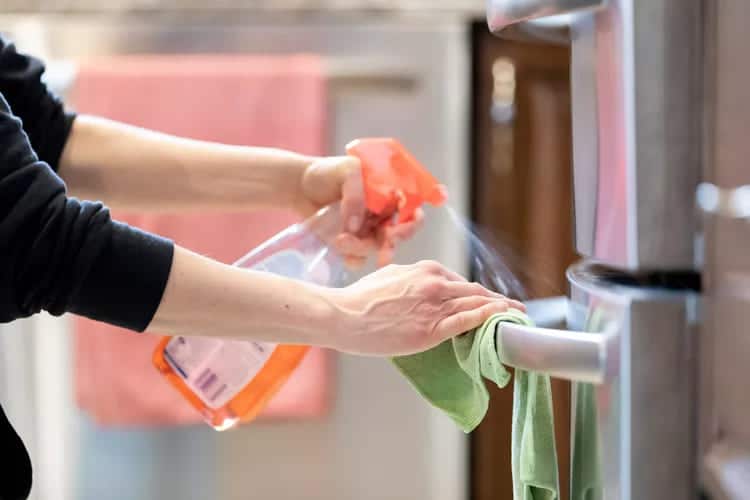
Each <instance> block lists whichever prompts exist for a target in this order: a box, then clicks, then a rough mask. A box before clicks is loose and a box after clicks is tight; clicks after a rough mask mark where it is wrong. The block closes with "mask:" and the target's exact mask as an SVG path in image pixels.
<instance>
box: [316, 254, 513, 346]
mask: <svg viewBox="0 0 750 500" xmlns="http://www.w3.org/2000/svg"><path fill="white" fill-rule="evenodd" d="M326 293H327V294H329V295H328V297H329V300H330V302H331V303H332V304H333V305H334V307H335V309H336V310H337V311H338V312H337V316H336V319H335V325H332V328H333V329H334V332H333V334H332V335H333V339H334V340H333V344H334V345H333V347H335V348H336V349H338V350H340V351H344V352H350V353H356V354H368V355H381V356H395V355H406V354H413V353H416V352H421V351H425V350H427V349H430V348H432V347H434V346H436V345H438V344H440V343H441V342H443V341H444V340H446V339H449V338H451V337H455V336H456V335H460V334H462V333H464V332H467V331H469V330H471V329H473V328H476V327H478V326H480V325H481V324H482V323H484V321H485V320H487V319H488V318H489V317H490V316H492V315H493V314H495V313H499V312H503V311H505V310H507V309H508V308H515V309H519V310H521V311H525V307H524V305H523V304H521V303H520V302H518V301H515V300H510V299H508V298H507V297H504V296H503V295H500V294H498V293H495V292H492V291H489V290H487V289H485V288H484V287H482V286H481V285H479V284H477V283H469V282H468V281H466V280H465V279H464V278H463V277H462V276H460V275H458V274H456V273H454V272H452V271H450V270H449V269H446V268H445V267H443V266H442V265H440V264H439V263H437V262H433V261H423V262H420V263H417V264H413V265H409V266H395V265H390V266H387V267H385V268H382V269H379V270H377V271H375V272H374V273H372V274H370V275H368V276H366V277H365V278H363V279H361V280H359V281H357V282H356V283H354V284H353V285H350V286H348V287H346V288H339V289H328V290H327V292H326Z"/></svg>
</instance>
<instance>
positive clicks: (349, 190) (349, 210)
mask: <svg viewBox="0 0 750 500" xmlns="http://www.w3.org/2000/svg"><path fill="white" fill-rule="evenodd" d="M352 160H353V161H354V162H356V163H348V164H344V166H343V167H342V168H344V169H345V170H346V173H345V177H344V182H343V185H342V186H341V217H342V220H343V221H344V227H345V229H346V231H348V232H350V233H353V234H356V233H357V232H359V230H360V228H361V227H362V223H363V222H364V221H365V216H366V214H367V209H366V206H365V191H364V186H363V183H362V172H361V170H360V168H359V161H358V160H356V159H354V158H352Z"/></svg>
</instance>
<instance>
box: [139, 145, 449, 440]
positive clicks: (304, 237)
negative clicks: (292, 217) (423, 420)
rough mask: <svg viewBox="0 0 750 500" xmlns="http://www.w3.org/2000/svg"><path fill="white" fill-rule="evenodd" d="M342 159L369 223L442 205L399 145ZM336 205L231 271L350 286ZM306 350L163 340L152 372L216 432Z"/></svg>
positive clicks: (258, 402) (270, 388)
mask: <svg viewBox="0 0 750 500" xmlns="http://www.w3.org/2000/svg"><path fill="white" fill-rule="evenodd" d="M346 150H347V153H348V154H349V155H352V156H355V157H357V158H358V159H359V160H360V164H361V167H362V180H363V185H364V190H365V204H366V207H367V210H368V212H369V214H368V218H369V219H370V220H372V219H373V218H374V219H375V220H376V221H379V223H384V224H387V223H390V221H391V220H392V219H393V218H394V217H397V220H398V222H406V221H409V220H410V219H412V218H413V217H414V212H415V211H416V210H417V208H419V207H420V206H421V205H422V204H423V203H425V202H428V203H431V204H433V205H436V206H437V205H442V204H443V203H444V202H445V199H446V195H445V190H444V188H443V186H441V185H440V184H439V183H438V182H437V180H435V178H434V177H432V175H430V173H429V172H428V171H427V170H426V169H425V168H424V167H423V166H422V165H420V164H419V162H417V161H416V159H414V158H413V157H412V156H411V155H410V154H409V152H408V151H406V149H405V148H404V147H403V146H401V144H399V143H398V141H396V140H394V139H390V138H372V139H359V140H356V141H354V142H352V143H350V144H349V145H348V146H347V148H346ZM342 228H343V222H342V220H341V216H340V206H339V204H338V203H336V204H334V205H331V206H328V207H325V208H323V209H321V210H320V211H319V212H318V213H317V214H315V215H314V216H312V217H310V218H309V219H307V220H306V221H304V222H301V223H299V224H295V225H293V226H290V227H289V228H287V229H285V230H284V231H282V232H280V233H279V234H277V235H276V236H274V237H272V238H271V239H269V240H268V241H266V242H265V243H263V244H262V245H260V246H259V247H257V248H255V249H254V250H253V251H251V252H250V253H248V254H247V255H245V256H244V257H242V258H241V259H240V260H239V261H237V262H236V263H235V264H234V265H235V266H238V267H242V268H246V269H253V270H258V271H266V272H270V273H275V274H277V275H281V276H286V277H288V278H294V279H298V280H304V281H308V282H312V283H315V284H318V285H323V286H328V287H342V286H346V285H347V284H349V283H350V282H351V278H350V277H349V275H348V273H347V271H346V267H345V265H344V259H343V258H342V256H341V255H340V254H339V253H338V252H337V251H336V249H335V248H333V247H332V246H331V242H332V241H333V239H334V238H335V236H336V235H338V234H340V233H341V232H342ZM308 349H309V346H298V345H282V344H274V343H270V342H259V341H245V340H224V339H219V338H214V337H192V336H191V337H184V336H176V337H164V338H163V339H162V340H161V341H160V342H159V344H158V346H157V348H156V350H155V351H154V356H153V362H154V365H155V366H156V368H157V369H158V370H159V371H160V372H161V373H162V374H163V375H164V376H165V377H166V378H167V380H168V381H169V382H170V383H171V384H172V385H173V386H174V387H176V388H177V390H178V391H179V392H180V393H181V394H182V395H183V396H184V397H185V398H186V399H187V400H188V401H189V402H190V404H192V405H193V406H194V407H195V408H196V409H197V410H198V411H199V412H200V413H201V414H202V415H203V417H204V419H205V420H206V422H207V423H208V424H209V425H211V426H212V427H213V428H214V429H216V430H224V429H229V428H231V427H233V426H234V425H236V424H237V423H239V422H248V421H250V420H252V419H253V418H255V417H256V416H257V415H258V413H260V411H261V410H262V409H263V408H264V407H265V406H266V404H267V403H268V402H269V400H270V399H271V397H273V396H274V395H275V394H276V393H277V392H278V390H279V389H280V388H281V387H282V385H283V384H284V382H286V380H287V379H288V378H289V376H290V375H291V374H292V372H294V370H295V369H296V368H297V366H298V365H299V363H300V362H301V361H302V359H303V357H304V356H305V354H306V353H307V351H308Z"/></svg>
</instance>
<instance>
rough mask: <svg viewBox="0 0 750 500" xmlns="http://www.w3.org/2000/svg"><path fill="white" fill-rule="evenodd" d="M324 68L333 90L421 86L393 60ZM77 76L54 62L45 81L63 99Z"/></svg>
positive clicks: (71, 65) (332, 62) (336, 62)
mask: <svg viewBox="0 0 750 500" xmlns="http://www.w3.org/2000/svg"><path fill="white" fill-rule="evenodd" d="M323 66H324V74H325V76H326V78H327V80H328V82H329V84H330V85H331V87H332V89H333V90H334V91H338V90H344V89H347V90H348V89H363V88H365V89H373V90H378V91H386V90H390V91H399V92H407V91H410V90H413V89H414V88H416V87H417V85H418V83H419V77H418V76H417V73H416V70H415V69H414V68H412V67H410V66H409V65H406V64H402V63H398V62H396V61H394V60H381V59H371V58H363V57H334V58H326V59H324V65H323ZM76 74H77V65H76V63H75V62H73V61H64V60H54V61H50V62H48V63H47V70H46V71H45V74H44V79H45V82H46V83H47V85H48V86H49V88H50V89H51V90H52V91H53V92H54V93H56V94H58V95H61V96H64V95H65V94H66V93H67V92H68V90H69V89H70V87H71V86H72V85H73V82H75V78H76Z"/></svg>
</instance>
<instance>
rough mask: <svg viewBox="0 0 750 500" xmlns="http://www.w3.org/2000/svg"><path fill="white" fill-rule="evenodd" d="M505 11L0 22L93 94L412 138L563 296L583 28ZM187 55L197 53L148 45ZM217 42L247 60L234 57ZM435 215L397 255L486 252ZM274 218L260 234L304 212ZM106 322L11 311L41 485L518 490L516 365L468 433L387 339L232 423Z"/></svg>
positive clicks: (284, 7)
mask: <svg viewBox="0 0 750 500" xmlns="http://www.w3.org/2000/svg"><path fill="white" fill-rule="evenodd" d="M484 16H485V12H484V2H482V1H479V0H470V1H467V0H442V1H429V2H428V1H422V0H402V1H387V0H268V1H265V0H263V1H244V2H241V1H238V0H223V1H218V2H206V1H203V2H198V1H193V0H108V1H102V0H49V1H48V0H4V1H3V7H2V14H1V15H0V32H2V33H4V34H5V35H7V36H8V37H10V38H11V39H12V40H14V41H15V42H16V44H17V45H18V47H19V49H20V50H22V51H25V52H27V53H31V54H34V55H36V56H38V57H40V58H42V59H44V60H45V61H46V62H47V65H48V71H47V74H46V78H47V80H48V83H49V85H50V86H51V87H52V88H53V89H54V90H55V92H57V93H58V94H59V95H61V96H63V97H64V98H65V99H66V101H67V102H68V103H69V105H70V107H71V109H76V110H78V111H81V112H90V113H96V114H100V115H104V116H109V117H112V118H116V119H119V120H122V121H126V122H129V123H133V124H137V125H143V126H149V127H150V128H155V129H159V130H163V131H166V132H172V133H179V134H181V135H186V136H192V137H196V138H207V139H212V140H217V141H222V142H229V143H235V144H252V145H263V146H279V147H287V148H291V149H296V150H300V151H301V152H307V153H310V154H340V153H341V152H342V151H343V148H344V145H345V144H346V143H347V142H348V141H350V140H351V139H353V138H357V137H364V136H392V137H396V138H398V139H399V140H401V141H402V142H403V143H404V144H405V145H406V147H407V148H409V149H410V150H411V151H412V152H413V153H414V155H415V156H416V157H417V158H418V159H419V160H421V161H422V162H423V163H424V164H425V165H426V166H427V167H428V168H429V169H430V170H431V171H432V172H433V173H434V174H435V176H436V177H438V178H439V179H440V180H441V181H442V182H443V183H445V184H446V185H447V186H448V189H449V193H450V197H451V205H452V207H453V208H455V209H456V210H457V211H458V212H459V213H460V214H461V216H462V217H465V218H466V220H467V221H470V222H471V223H473V224H475V225H476V226H477V227H478V228H480V229H481V230H482V233H483V235H484V236H483V237H484V238H485V240H486V241H487V242H491V243H490V245H491V246H492V247H493V248H495V249H497V251H498V252H500V254H501V255H502V256H503V258H504V259H505V260H506V262H507V263H508V265H509V267H510V268H511V270H512V272H513V273H514V274H515V275H516V276H517V277H518V278H519V279H520V281H521V283H522V285H523V289H524V290H525V294H526V296H527V297H533V298H539V297H546V296H552V295H560V294H563V293H564V292H565V289H566V285H565V269H566V268H567V266H568V265H569V264H570V263H571V262H572V261H573V260H574V259H575V253H574V250H573V245H572V240H571V236H570V235H571V232H572V214H571V203H572V202H571V189H572V188H571V180H570V179H571V166H570V158H571V130H570V121H571V116H570V113H571V112H570V88H569V62H570V61H569V60H570V55H569V50H568V48H567V47H564V46H554V45H537V44H535V43H529V42H528V41H527V42H523V43H522V42H515V41H512V40H505V39H500V38H497V37H494V36H492V35H491V34H490V33H489V31H488V30H487V26H486V22H485V20H484ZM152 57H156V58H158V59H149V58H152ZM170 58H174V60H175V61H182V62H183V64H182V65H181V66H180V69H179V71H175V70H174V69H172V70H166V69H164V68H166V67H167V66H170V65H168V64H164V65H160V64H156V65H154V64H151V65H145V66H142V67H141V66H139V64H142V63H143V61H146V60H151V61H153V60H156V61H161V62H164V61H166V60H169V59H170ZM216 58H219V59H222V60H223V61H230V63H232V64H229V65H226V64H223V65H221V68H224V69H223V70H222V71H218V70H215V68H216V66H212V65H213V64H215V61H216V60H217V59H216ZM301 61H304V64H303V63H302V62H301ZM227 66H228V67H229V68H230V69H227ZM170 67H171V66H170ZM279 82H283V85H282V84H280V83H279ZM165 88H171V89H175V88H180V89H182V90H183V91H184V92H187V93H188V94H189V95H193V96H194V97H193V101H192V102H185V101H184V100H183V101H181V102H175V101H174V94H170V93H168V92H166V91H165V90H164V89H165ZM311 88H314V89H323V91H322V92H313V91H310V89H311ZM280 89H281V90H280ZM190 93H192V94H190ZM532 187H533V189H532ZM118 215H119V214H118ZM121 215H122V217H123V218H125V219H128V218H129V220H130V221H131V222H133V223H138V224H141V225H143V226H145V227H151V228H157V229H158V228H159V227H167V226H160V225H159V224H167V225H168V224H174V223H175V221H174V220H167V221H163V220H161V221H154V220H151V221H146V220H145V219H139V218H138V217H139V216H138V214H121ZM430 215H432V214H428V221H427V224H426V227H425V228H424V230H422V231H421V233H420V234H419V235H418V236H417V237H416V238H415V239H414V240H413V241H411V242H409V243H407V244H406V245H405V246H404V247H403V248H402V249H401V250H400V252H399V254H398V260H399V261H400V262H412V261H414V260H417V259H422V258H435V259H438V260H440V261H441V262H443V263H445V264H446V265H448V266H450V267H452V268H454V269H456V270H458V271H460V272H463V273H464V274H466V275H469V274H471V273H472V272H474V270H472V260H471V258H470V256H469V254H468V252H467V246H466V245H465V244H464V243H463V242H462V241H460V237H459V236H457V233H456V231H455V226H454V225H453V223H452V222H451V221H450V220H449V219H446V218H444V217H439V216H437V215H435V216H430ZM285 217H286V218H285ZM263 219H264V220H263V221H262V222H261V221H260V220H259V219H255V220H254V224H256V226H253V227H254V228H255V229H257V231H256V232H254V233H253V234H250V235H248V236H247V242H254V243H260V242H261V241H262V240H263V239H264V238H265V237H267V236H270V235H272V234H274V233H275V232H276V231H277V230H279V229H281V228H283V227H284V226H285V225H286V224H287V223H288V222H290V219H289V218H288V216H287V215H283V214H280V215H278V216H277V218H263ZM198 220H200V219H198ZM149 224H152V226H149ZM245 224H250V223H249V222H247V221H246V222H245ZM207 226H208V223H207V221H206V220H203V222H202V225H201V224H200V223H196V224H194V225H193V226H191V227H192V228H193V229H191V230H190V231H192V233H191V234H185V235H182V236H183V237H184V238H185V241H192V240H191V238H193V239H195V240H198V241H203V240H205V239H207V238H209V237H210V238H211V239H213V240H218V241H221V242H227V245H225V246H223V247H222V248H220V249H211V248H209V249H203V251H204V252H206V253H209V254H211V252H213V251H215V252H216V256H217V258H218V257H219V256H222V258H223V260H226V261H228V262H229V261H232V260H233V259H235V258H238V257H240V256H241V255H242V254H243V253H245V252H246V251H247V250H249V248H250V247H243V246H242V245H240V246H236V243H235V246H234V247H233V246H232V238H233V235H232V234H214V233H210V228H208V227H207ZM221 227H229V226H221ZM201 231H203V232H201ZM180 237H181V236H180V235H176V238H178V239H179V238H180ZM243 244H244V243H243ZM92 328H95V327H93V326H92V325H90V324H86V323H82V322H78V321H76V320H74V319H73V318H69V317H63V318H60V319H56V318H51V317H48V316H41V317H38V318H34V319H31V320H27V321H23V322H18V323H15V324H13V325H10V326H0V355H1V356H2V361H1V362H0V370H1V371H2V376H0V399H1V400H2V401H3V406H4V407H5V408H6V411H7V413H8V415H9V417H10V418H11V420H12V421H13V422H14V423H15V425H16V427H17V429H18V431H19V433H20V434H21V435H22V436H23V438H24V440H25V442H26V443H27V446H28V447H29V450H30V453H31V455H32V460H33V461H34V463H35V486H34V490H33V496H32V498H34V499H35V500H53V499H54V500H93V499H97V500H98V499H103V498H107V499H116V500H131V499H132V500H135V499H139V500H143V499H157V498H158V499H162V500H172V499H174V500H177V499H180V500H189V499H206V498H215V499H218V500H235V499H236V500H239V499H245V498H267V499H279V500H283V499H299V498H306V499H310V500H313V499H327V500H348V499H354V498H356V499H359V500H367V499H381V498H389V499H394V500H397V499H404V500H407V499H408V500H413V499H430V500H463V499H469V498H471V499H476V500H490V499H495V498H511V495H512V493H511V478H510V453H509V450H510V439H511V436H510V423H511V408H512V391H511V390H510V389H509V388H508V389H506V390H504V391H501V390H497V389H495V390H493V391H492V393H493V394H492V397H493V402H492V404H491V407H490V408H491V409H490V413H489V415H488V417H487V419H486V420H485V423H484V424H482V426H481V427H480V428H479V429H478V430H477V431H476V432H474V433H473V434H472V435H471V436H466V435H464V434H462V433H461V432H460V431H458V430H457V429H456V427H455V426H454V425H453V424H452V423H451V422H450V421H448V420H447V418H446V417H444V416H442V415H440V414H439V413H437V412H436V411H433V410H431V409H430V408H429V407H428V405H427V404H426V403H425V402H424V401H423V400H421V399H420V398H419V397H418V395H417V394H416V393H415V392H414V391H413V390H412V388H411V387H410V386H409V385H408V384H407V383H406V382H405V381H404V380H403V379H402V378H401V377H400V376H399V375H398V373H397V372H396V370H395V369H394V368H393V367H392V366H391V365H390V364H389V363H388V362H387V361H386V360H382V359H370V358H357V357H351V356H344V355H334V354H332V353H322V352H319V353H317V354H316V357H315V358H314V359H313V360H308V361H307V362H306V363H307V365H306V366H305V370H306V371H305V372H304V373H306V374H309V376H310V377H312V378H307V379H306V380H300V379H301V378H303V377H302V376H300V377H298V379H295V380H292V381H291V382H290V384H292V385H294V384H303V385H301V386H299V387H301V388H302V389H300V390H299V391H298V392H300V393H304V397H305V398H309V400H310V401H309V404H308V405H307V406H304V405H302V407H299V408H297V407H294V405H292V406H291V407H289V406H284V405H282V404H279V405H278V406H277V407H276V408H277V410H275V411H271V412H270V413H269V414H267V415H265V416H264V418H262V419H261V420H260V421H258V422H255V423H253V424H252V425H248V426H244V427H241V428H239V429H237V430H232V431H229V432H225V433H217V432H215V431H213V430H211V429H209V428H208V427H207V426H205V425H204V424H203V423H201V422H196V421H194V418H193V417H192V415H190V416H188V417H185V416H184V414H179V415H177V414H174V415H173V414H166V415H161V414H159V415H157V416H156V417H155V416H154V415H155V414H154V409H153V408H152V407H149V406H148V405H147V404H146V403H145V402H143V401H142V400H141V399H139V394H140V393H141V392H142V391H143V392H146V391H149V390H157V391H158V390H164V391H171V389H170V388H167V387H166V385H165V382H163V381H162V380H161V379H160V378H158V376H157V375H155V374H151V373H149V374H143V373H142V374H141V375H142V376H141V375H133V374H132V373H133V372H137V371H139V370H146V368H142V367H141V366H139V365H138V361H137V360H136V359H133V358H132V357H133V356H138V353H139V352H147V351H143V350H142V351H139V349H140V347H139V346H137V345H131V344H128V343H127V342H128V341H121V338H120V337H118V336H117V335H119V332H118V333H116V334H114V335H113V336H111V337H112V338H116V339H117V340H116V341H114V340H113V341H112V342H108V341H101V342H100V343H97V340H93V338H94V337H93V336H89V334H90V333H92ZM99 337H100V338H103V336H99ZM123 342H124V343H123ZM141 363H142V362H141ZM148 377H155V379H154V380H155V382H154V384H156V385H157V386H158V384H164V387H161V386H158V387H156V388H154V386H152V384H151V382H150V381H149V378H148ZM84 378H85V379H86V380H83V379H84ZM310 380H314V381H315V384H316V385H315V386H314V387H308V386H309V384H310ZM305 382H307V384H308V386H305V385H304V384H305ZM303 389H304V390H303ZM554 393H555V394H554V397H555V405H556V406H555V412H556V427H557V429H556V430H557V440H558V445H557V446H558V454H559V459H560V467H561V470H567V467H568V461H569V458H568V457H569V455H570V448H569V442H570V436H569V434H570V396H569V386H568V384H567V383H566V382H562V381H557V380H556V381H554ZM123 408H128V411H126V412H124V413H127V416H124V417H123V416H122V414H123V412H122V411H119V410H118V409H120V410H121V409H123ZM157 413H158V412H157ZM567 481H568V477H567V474H561V491H562V492H563V498H567V497H568V495H567V490H568V487H567Z"/></svg>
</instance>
